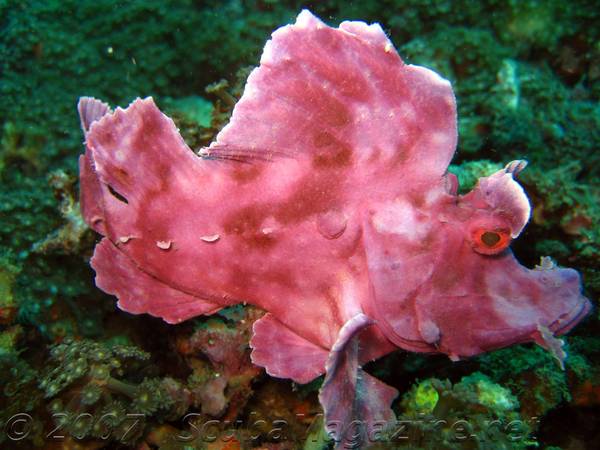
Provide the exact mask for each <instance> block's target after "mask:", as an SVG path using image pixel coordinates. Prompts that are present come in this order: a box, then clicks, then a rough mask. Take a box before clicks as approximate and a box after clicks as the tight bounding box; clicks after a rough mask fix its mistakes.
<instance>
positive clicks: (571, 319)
mask: <svg viewBox="0 0 600 450" xmlns="http://www.w3.org/2000/svg"><path fill="white" fill-rule="evenodd" d="M580 299H581V301H580V302H579V303H578V304H577V305H576V306H575V307H573V308H572V309H571V310H570V311H569V312H568V313H566V314H563V315H562V316H561V317H559V318H558V319H556V320H555V321H554V322H552V323H551V324H550V326H549V327H548V328H549V329H550V331H552V334H554V335H555V336H559V335H561V334H565V333H568V332H569V331H571V329H572V328H573V327H574V326H575V325H577V324H578V323H579V322H580V321H581V320H582V319H583V318H584V317H585V316H587V315H588V314H589V313H590V311H591V310H592V303H591V302H590V301H589V300H588V299H587V298H585V297H583V296H580Z"/></svg>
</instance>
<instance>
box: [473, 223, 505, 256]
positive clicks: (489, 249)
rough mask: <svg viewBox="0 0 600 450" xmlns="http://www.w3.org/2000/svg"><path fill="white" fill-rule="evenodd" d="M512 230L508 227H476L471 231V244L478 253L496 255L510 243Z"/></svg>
mask: <svg viewBox="0 0 600 450" xmlns="http://www.w3.org/2000/svg"><path fill="white" fill-rule="evenodd" d="M510 241H511V238H510V232H509V230H507V229H503V228H497V229H488V228H476V229H475V230H473V232H472V233H471V245H472V246H473V249H474V250H475V251H476V252H477V253H481V254H483V255H496V254H498V253H500V252H501V251H503V250H505V249H506V248H507V247H508V246H509V244H510Z"/></svg>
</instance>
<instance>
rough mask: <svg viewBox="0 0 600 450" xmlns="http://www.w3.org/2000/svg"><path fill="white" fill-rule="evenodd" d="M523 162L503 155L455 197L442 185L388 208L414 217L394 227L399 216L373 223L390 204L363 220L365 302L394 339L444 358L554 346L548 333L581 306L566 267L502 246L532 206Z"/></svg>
mask: <svg viewBox="0 0 600 450" xmlns="http://www.w3.org/2000/svg"><path fill="white" fill-rule="evenodd" d="M524 165H525V163H524V162H521V161H517V162H513V163H510V164H509V165H508V166H507V167H506V168H505V169H503V170H500V171H498V172H496V173H495V174H492V175H491V176H489V177H484V178H481V179H480V180H479V182H478V184H477V186H476V187H475V188H474V189H473V190H472V191H471V192H469V193H468V194H466V195H464V196H458V195H456V192H455V191H456V183H449V184H450V185H451V186H454V187H451V188H450V189H449V191H448V192H447V193H446V195H441V196H437V200H435V201H433V202H431V203H430V204H426V203H425V204H422V203H421V204H419V205H418V206H416V205H407V204H406V203H405V204H404V207H405V208H406V211H404V212H401V211H399V210H394V211H392V213H393V214H395V215H396V216H399V215H402V217H407V216H408V217H413V218H417V220H413V222H414V223H413V226H411V227H406V226H405V224H404V225H402V224H403V221H404V222H405V221H406V219H401V220H397V223H395V224H394V226H390V225H389V223H390V222H391V223H394V222H393V220H391V219H389V218H388V219H387V220H388V222H387V225H386V226H382V223H384V224H386V222H385V221H383V222H382V220H381V217H382V215H383V214H382V211H390V208H389V205H382V206H381V205H380V206H376V207H375V210H371V213H370V215H369V216H368V217H367V218H366V220H365V224H364V240H365V250H366V255H367V265H368V268H369V280H370V283H371V297H370V299H369V301H368V304H367V306H366V309H367V310H368V311H369V312H370V313H371V314H373V316H374V317H375V319H376V320H377V321H378V324H379V327H380V328H381V329H382V331H383V332H384V334H386V336H387V337H388V339H390V340H391V341H392V342H394V343H395V344H396V345H398V346H399V347H401V348H404V349H407V350H411V351H421V352H441V353H445V354H447V355H448V356H450V358H452V359H460V358H462V357H469V356H473V355H477V354H480V353H482V352H486V351H489V350H493V349H497V348H501V347H505V346H509V345H512V344H515V343H522V342H529V341H534V342H537V343H538V344H540V345H542V346H544V347H545V348H548V349H553V350H552V351H553V352H554V353H555V352H556V351H558V350H557V347H560V346H557V344H556V342H555V338H554V336H555V335H560V334H564V333H566V332H567V331H569V330H570V329H572V328H573V327H574V326H575V325H576V324H577V323H578V322H579V321H581V319H582V318H583V317H585V315H587V313H588V312H589V311H590V309H591V305H590V302H589V301H588V300H587V299H586V298H585V297H584V296H583V295H582V293H581V280H580V277H579V274H578V273H577V272H576V271H575V270H573V269H567V268H559V267H558V266H557V265H556V264H555V263H554V262H552V260H551V259H550V258H548V257H544V258H542V262H541V263H540V265H538V266H536V267H535V268H533V269H528V268H526V267H524V266H522V265H521V264H520V263H519V262H518V261H517V259H516V258H515V257H514V255H513V253H512V251H511V250H510V248H509V247H510V244H511V242H512V240H513V239H515V238H517V237H518V236H519V234H520V233H521V231H522V230H523V228H524V227H525V225H526V223H527V221H528V220H529V216H530V211H531V208H530V204H529V200H528V198H527V196H526V194H525V192H524V191H523V188H522V187H521V186H520V185H519V184H518V183H517V181H516V180H515V175H516V174H517V173H518V171H520V170H521V169H522V168H523V167H524ZM386 208H387V209H386ZM388 216H389V214H388ZM398 224H400V225H398ZM401 225H402V226H401ZM409 229H410V230H412V231H410V232H408V233H407V230H409Z"/></svg>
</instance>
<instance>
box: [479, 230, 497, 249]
mask: <svg viewBox="0 0 600 450" xmlns="http://www.w3.org/2000/svg"><path fill="white" fill-rule="evenodd" d="M481 241H482V242H483V243H484V244H485V245H487V246H488V247H493V246H494V245H496V244H497V243H498V242H500V235H499V234H498V233H494V232H493V231H486V232H485V233H483V234H482V235H481Z"/></svg>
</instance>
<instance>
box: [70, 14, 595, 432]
mask: <svg viewBox="0 0 600 450" xmlns="http://www.w3.org/2000/svg"><path fill="white" fill-rule="evenodd" d="M79 113H80V117H81V121H82V127H83V128H84V131H85V134H86V153H85V155H84V156H82V157H81V159H80V173H81V205H82V210H83V214H84V217H85V219H86V221H87V223H89V224H90V226H91V227H92V228H93V229H94V230H96V231H97V232H98V233H100V234H102V235H103V236H104V238H103V239H102V241H101V242H100V243H99V244H98V245H97V246H96V250H95V253H94V257H93V259H92V267H93V268H94V270H95V271H96V284H97V286H98V287H99V288H100V289H102V290H104V291H105V292H107V293H110V294H114V295H116V296H117V297H118V299H119V303H118V304H119V307H120V308H121V309H123V310H125V311H128V312H131V313H134V314H139V313H148V314H152V315H154V316H158V317H162V318H163V319H164V320H166V321H167V322H170V323H179V322H181V321H184V320H186V319H189V318H191V317H194V316H198V315H201V314H204V315H209V314H212V313H214V312H215V311H218V310H219V309H221V308H223V307H226V306H229V305H234V304H237V303H241V302H244V303H246V302H247V303H251V304H254V305H257V306H258V307H260V308H262V309H264V310H265V311H267V314H266V315H265V316H264V317H263V318H262V319H260V320H259V321H257V322H256V323H255V325H254V329H253V331H254V335H253V337H252V340H251V342H250V345H251V347H252V360H253V362H254V363H255V364H257V365H259V366H262V367H264V368H265V369H266V371H267V372H268V373H269V374H270V375H272V376H275V377H281V378H291V379H293V380H295V381H297V382H299V383H306V382H309V381H310V380H312V379H314V378H316V377H318V376H319V375H321V374H323V373H325V381H324V384H323V387H322V389H321V392H320V400H321V403H322V405H323V408H324V411H325V414H326V418H327V427H328V429H329V431H330V432H332V433H333V434H334V435H335V437H336V438H337V442H338V444H341V443H343V442H344V440H345V439H347V437H346V435H345V433H347V431H348V430H349V429H350V428H352V427H354V428H355V427H356V424H357V423H358V424H361V425H364V429H365V430H373V429H374V428H375V427H376V426H381V424H383V423H386V422H389V421H391V420H392V419H393V412H392V410H391V408H390V405H391V402H392V401H393V399H394V398H395V397H396V395H397V391H396V390H395V389H393V388H392V387H390V386H387V385H385V384H384V383H382V382H381V381H379V380H377V379H376V378H374V377H372V376H371V375H369V374H368V373H366V372H364V371H363V370H362V369H361V365H362V364H364V363H366V362H368V361H371V360H373V359H375V358H379V357H381V356H383V355H385V354H387V353H389V352H391V351H393V350H395V349H396V348H402V349H405V350H410V351H415V352H431V353H433V352H440V353H445V354H447V355H448V356H449V357H450V358H451V359H453V360H457V359H460V358H464V357H469V356H473V355H477V354H479V353H482V352H486V351H489V350H493V349H497V348H500V347H505V346H508V345H511V344H515V343H521V342H530V341H533V342H537V343H538V344H540V345H542V346H544V347H546V348H548V349H549V350H551V351H552V352H553V353H554V355H555V356H557V358H559V359H561V361H562V358H564V352H562V349H561V341H560V340H559V339H557V338H556V337H555V336H556V335H560V334H563V333H565V332H567V331H569V330H570V329H571V328H573V327H574V326H575V325H576V324H577V323H578V322H579V321H580V320H581V319H582V318H583V317H584V316H585V315H586V314H587V313H588V312H589V310H590V303H589V301H588V300H587V299H586V298H585V297H583V296H582V294H581V286H580V279H579V276H578V274H577V272H576V271H574V270H572V269H563V268H558V267H557V266H556V265H555V264H554V263H552V261H551V260H550V259H549V258H543V259H542V264H541V265H540V266H538V267H536V268H534V269H533V270H531V269H527V268H525V267H523V266H521V265H520V264H519V263H518V262H517V260H516V259H515V257H514V256H513V254H512V252H511V251H510V249H509V248H508V247H509V245H510V242H511V241H512V240H513V239H515V238H516V237H517V236H518V235H519V234H520V233H521V231H522V230H523V227H524V226H525V224H526V223H527V221H528V219H529V216H530V205H529V201H528V199H527V196H526V195H525V193H524V191H523V189H522V188H521V186H520V185H519V184H518V183H517V182H516V181H515V177H516V175H517V174H518V173H519V171H520V170H522V169H523V167H524V166H525V163H524V162H523V161H514V162H512V163H509V164H508V165H507V166H506V168H505V169H503V170H501V171H499V172H497V173H495V174H493V175H491V176H489V177H485V178H481V179H480V180H479V183H478V184H477V186H476V187H475V188H474V189H473V190H472V191H471V192H470V193H468V194H467V195H457V184H458V183H457V180H456V178H455V177H454V176H453V175H452V174H449V173H448V172H447V167H448V164H449V162H450V160H451V158H452V155H453V153H454V151H455V148H456V141H457V131H456V103H455V99H454V95H453V92H452V88H451V86H450V83H449V82H448V81H447V80H445V79H443V78H441V77H440V76H439V75H437V74H436V73H434V72H432V71H431V70H428V69H426V68H424V67H418V66H413V65H406V64H404V63H403V62H402V60H401V59H400V57H399V56H398V54H397V52H396V50H395V49H394V47H393V45H392V43H391V42H390V41H389V39H388V38H387V36H386V35H385V33H384V32H383V31H382V29H381V27H380V26H379V25H378V24H373V25H367V24H365V23H363V22H343V23H342V24H341V25H340V26H339V28H331V27H328V26H327V25H325V24H324V23H323V22H321V21H320V20H319V19H317V18H316V17H315V16H313V15H312V14H311V13H310V12H308V11H302V12H301V13H300V15H299V16H298V18H297V20H296V23H295V24H293V25H288V26H284V27H282V28H280V29H278V30H276V31H275V32H274V33H273V36H272V39H271V40H269V41H268V42H267V44H266V45H265V48H264V51H263V54H262V57H261V60H260V67H258V68H257V69H255V70H254V71H253V72H252V73H251V75H250V76H249V78H248V82H247V84H246V87H245V90H244V94H243V96H242V98H241V99H240V101H239V102H238V103H237V105H236V106H235V109H234V111H233V116H232V118H231V121H230V123H229V124H228V125H227V126H226V127H225V128H224V129H223V130H222V131H221V132H220V133H219V134H218V136H217V138H216V141H215V142H213V143H212V144H211V145H210V146H209V147H207V148H203V149H201V150H200V151H199V152H198V154H196V153H194V152H193V151H192V149H190V148H189V147H188V146H187V145H186V144H185V142H184V141H183V139H182V138H181V136H180V135H179V132H178V130H177V128H176V127H175V125H174V124H173V122H172V121H171V120H170V119H169V118H168V117H167V116H165V115H164V114H162V113H161V112H160V111H159V110H158V108H157V107H156V105H155V104H154V102H153V101H152V99H151V98H147V99H143V100H142V99H138V100H136V101H134V102H133V103H132V104H131V105H130V106H129V107H127V108H126V109H121V108H117V109H116V110H115V111H114V112H112V111H111V110H110V108H109V107H108V105H106V104H104V103H102V102H100V101H99V100H95V99H91V98H87V97H85V98H82V99H81V100H80V102H79Z"/></svg>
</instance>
